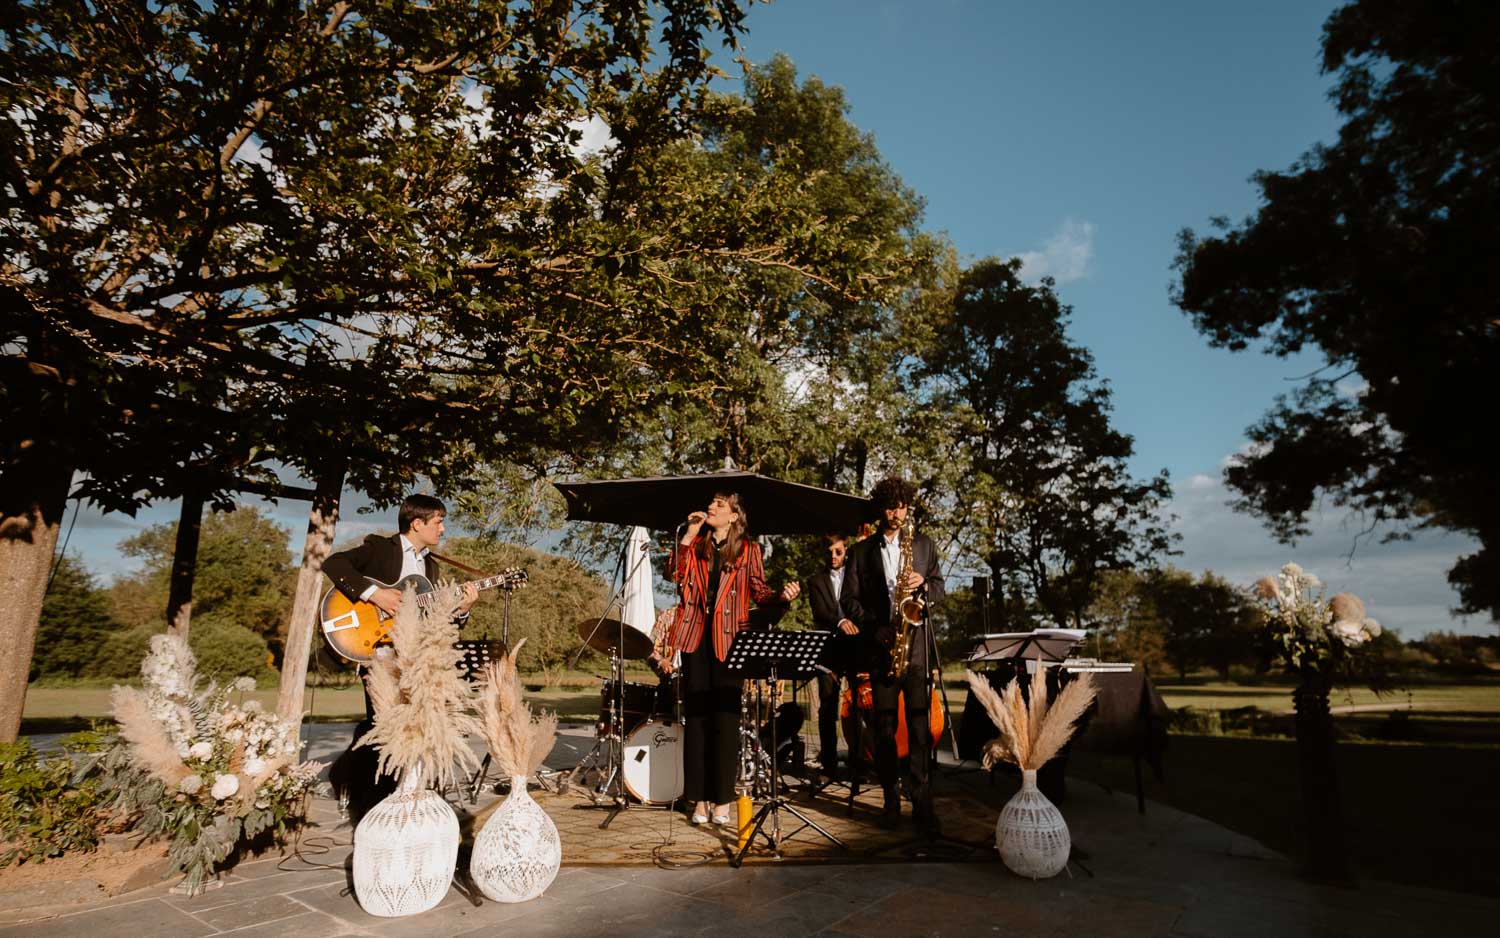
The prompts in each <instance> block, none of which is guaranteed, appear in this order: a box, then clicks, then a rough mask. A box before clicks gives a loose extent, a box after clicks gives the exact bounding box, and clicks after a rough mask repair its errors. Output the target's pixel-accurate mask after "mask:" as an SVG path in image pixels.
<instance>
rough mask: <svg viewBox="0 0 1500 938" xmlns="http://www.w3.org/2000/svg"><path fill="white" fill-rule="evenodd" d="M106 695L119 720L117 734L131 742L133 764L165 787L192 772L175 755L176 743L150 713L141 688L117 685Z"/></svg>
mask: <svg viewBox="0 0 1500 938" xmlns="http://www.w3.org/2000/svg"><path fill="white" fill-rule="evenodd" d="M109 696H110V701H111V703H112V704H113V706H112V708H111V709H113V710H114V715H115V722H117V723H119V724H120V735H121V736H122V737H124V739H125V741H126V742H128V743H130V754H131V756H133V757H134V759H135V761H136V764H138V765H140V766H142V767H144V768H145V769H146V771H148V772H150V773H151V774H152V775H153V776H155V777H156V778H157V779H159V780H160V781H161V783H162V784H164V785H166V786H167V787H168V788H175V787H176V785H177V783H178V782H180V781H182V780H183V779H185V778H187V777H188V776H189V775H191V774H192V772H191V771H190V770H189V769H188V767H187V766H186V765H185V764H183V761H182V757H181V756H179V755H177V747H176V746H173V745H172V740H171V739H169V738H168V737H167V733H166V730H164V729H162V725H161V723H160V722H158V721H157V719H156V718H155V717H153V716H152V715H151V704H150V701H148V700H147V698H146V694H145V692H144V691H140V690H136V689H135V688H134V687H119V686H116V687H115V688H114V690H112V691H110V695H109Z"/></svg>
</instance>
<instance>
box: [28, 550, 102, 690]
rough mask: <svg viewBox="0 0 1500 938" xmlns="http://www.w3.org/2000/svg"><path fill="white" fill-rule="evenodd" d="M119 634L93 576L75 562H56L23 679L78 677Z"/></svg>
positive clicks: (64, 559) (69, 559) (60, 560)
mask: <svg viewBox="0 0 1500 938" xmlns="http://www.w3.org/2000/svg"><path fill="white" fill-rule="evenodd" d="M119 628H120V626H119V623H118V622H117V621H116V620H115V618H114V616H112V615H111V614H110V608H109V600H108V599H107V597H106V595H105V593H104V591H103V590H101V589H99V587H98V586H96V585H95V583H94V577H93V574H91V573H89V571H88V570H87V569H86V568H85V567H84V566H83V564H82V563H80V562H79V561H78V560H77V559H75V558H73V557H71V556H68V555H66V554H65V555H63V556H62V557H60V558H58V561H57V571H56V573H55V574H54V575H53V577H52V584H51V586H50V587H49V588H48V590H47V598H46V600H45V601H44V602H43V603H42V617H41V622H40V623H39V624H38V626H37V642H36V654H35V655H33V656H32V658H31V669H30V674H29V675H28V677H29V678H30V679H31V680H36V679H37V678H39V677H79V676H80V675H82V674H84V673H86V672H87V671H88V669H89V666H90V664H91V663H92V662H94V661H95V660H97V659H98V658H99V657H100V655H101V654H102V653H103V651H104V645H105V642H106V641H107V640H108V638H109V636H110V635H112V634H114V633H115V632H117V631H119Z"/></svg>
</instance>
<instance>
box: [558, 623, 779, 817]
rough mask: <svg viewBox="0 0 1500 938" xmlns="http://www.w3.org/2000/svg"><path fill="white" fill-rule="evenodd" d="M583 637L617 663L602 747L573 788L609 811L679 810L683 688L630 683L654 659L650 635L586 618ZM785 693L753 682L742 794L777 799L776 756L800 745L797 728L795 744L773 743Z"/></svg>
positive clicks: (745, 705) (744, 723)
mask: <svg viewBox="0 0 1500 938" xmlns="http://www.w3.org/2000/svg"><path fill="white" fill-rule="evenodd" d="M578 634H579V637H580V638H581V639H582V640H583V642H584V644H585V645H587V646H588V647H590V648H592V649H594V650H595V651H599V652H603V653H604V654H606V655H608V656H609V676H608V677H607V678H605V679H604V681H603V684H602V686H601V687H600V690H599V718H598V720H597V721H596V722H595V724H594V746H593V748H592V749H591V750H590V751H589V753H588V754H587V755H586V756H584V757H583V759H582V761H580V762H579V763H578V765H577V767H576V768H574V769H573V770H572V772H571V773H570V774H569V775H568V776H567V777H566V784H565V787H569V788H580V789H583V790H584V791H586V792H587V793H588V796H589V798H590V799H591V800H592V801H593V802H594V803H595V804H596V805H601V806H602V805H606V804H609V805H613V806H615V807H617V808H623V807H625V806H626V805H627V804H629V802H631V801H635V802H638V803H640V804H646V805H671V804H672V803H674V802H675V801H677V799H679V798H681V797H682V789H683V769H682V756H683V749H682V729H683V724H684V720H683V718H682V716H681V708H680V707H679V706H678V701H677V695H676V684H675V682H670V681H668V682H663V683H660V684H648V683H644V682H641V681H627V680H625V677H624V670H625V662H627V661H639V660H644V659H646V658H649V657H650V656H651V652H652V647H651V640H650V639H649V638H647V637H646V636H645V635H644V634H643V633H641V632H639V631H637V630H636V629H634V628H631V627H630V626H628V625H625V624H624V623H623V622H621V621H620V620H618V619H585V620H584V621H582V622H580V623H579V624H578ZM780 690H781V688H780V687H772V686H771V685H770V684H768V683H767V682H765V681H758V680H749V681H746V682H745V685H744V689H743V691H742V694H741V698H740V703H741V707H740V714H741V716H740V740H739V743H740V756H739V762H738V765H739V780H738V783H737V784H736V789H737V790H738V791H740V792H741V793H742V794H746V795H749V796H750V797H751V798H752V799H753V800H757V801H758V800H761V799H763V798H766V797H768V796H770V795H771V794H772V787H773V785H772V778H773V775H774V773H773V772H772V767H771V754H772V751H782V752H783V754H785V751H787V750H789V748H790V746H791V744H792V743H794V742H796V741H797V740H796V739H795V736H794V734H795V733H796V727H792V728H790V732H791V734H793V736H792V738H791V739H788V738H787V737H788V734H787V733H786V732H783V733H781V734H780V735H781V736H782V737H783V738H781V739H777V740H774V741H773V740H771V739H770V738H768V733H767V727H768V725H769V717H770V710H771V709H772V708H773V707H776V706H777V705H778V704H780V701H781V695H780ZM781 706H783V708H784V707H785V705H784V704H782V705H781ZM800 724H801V718H800V711H799V716H798V718H797V726H800ZM783 764H785V762H784V763H783Z"/></svg>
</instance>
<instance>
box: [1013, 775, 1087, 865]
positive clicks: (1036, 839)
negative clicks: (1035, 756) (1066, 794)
mask: <svg viewBox="0 0 1500 938" xmlns="http://www.w3.org/2000/svg"><path fill="white" fill-rule="evenodd" d="M1021 779H1022V781H1021V790H1020V791H1018V792H1016V794H1015V797H1013V798H1011V799H1010V801H1008V802H1006V803H1005V807H1004V808H1002V809H1001V811H1000V818H999V820H997V821H996V822H995V848H996V849H998V850H999V851H1000V859H1001V860H1003V861H1004V862H1005V865H1006V867H1008V868H1009V869H1010V871H1011V872H1012V873H1015V874H1016V875H1018V876H1028V877H1030V878H1031V879H1046V878H1047V877H1049V876H1056V875H1057V874H1058V873H1061V872H1062V871H1063V867H1065V866H1067V865H1068V854H1069V852H1070V851H1071V850H1072V848H1073V840H1072V838H1071V837H1069V836H1068V823H1067V822H1066V821H1064V820H1063V816H1062V812H1061V811H1059V810H1057V806H1056V805H1054V804H1053V803H1052V802H1050V801H1048V800H1047V796H1046V795H1044V794H1042V793H1041V792H1040V791H1038V790H1037V787H1036V770H1035V769H1026V770H1025V771H1023V772H1022V773H1021Z"/></svg>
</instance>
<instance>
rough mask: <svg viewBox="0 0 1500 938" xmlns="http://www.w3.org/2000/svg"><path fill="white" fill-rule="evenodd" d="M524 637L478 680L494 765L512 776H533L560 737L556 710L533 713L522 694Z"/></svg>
mask: <svg viewBox="0 0 1500 938" xmlns="http://www.w3.org/2000/svg"><path fill="white" fill-rule="evenodd" d="M524 644H526V640H525V639H524V638H523V639H521V640H520V641H519V642H517V643H516V647H515V648H514V649H512V650H511V652H510V653H509V654H507V655H505V656H504V657H502V658H501V659H500V660H498V661H492V662H490V664H489V665H488V666H487V667H486V668H485V670H484V675H483V677H482V678H481V680H480V684H479V721H480V723H482V724H483V725H484V740H485V743H486V744H488V746H489V749H490V755H492V756H494V757H495V765H496V767H497V768H499V769H500V771H501V772H502V773H503V774H505V775H509V776H511V777H512V778H515V777H517V776H521V777H525V778H530V777H531V776H533V775H535V774H536V772H537V770H538V769H540V768H541V767H542V763H543V761H545V760H546V758H547V755H548V754H549V753H551V752H552V745H553V743H555V742H556V741H557V714H555V713H550V712H547V711H543V712H542V713H540V714H536V715H533V714H532V712H531V707H530V705H529V704H527V703H526V701H525V700H524V699H523V698H522V696H521V681H520V677H519V676H518V675H517V674H516V656H517V655H518V654H520V652H521V646H522V645H524Z"/></svg>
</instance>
